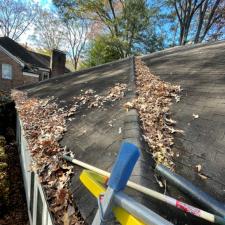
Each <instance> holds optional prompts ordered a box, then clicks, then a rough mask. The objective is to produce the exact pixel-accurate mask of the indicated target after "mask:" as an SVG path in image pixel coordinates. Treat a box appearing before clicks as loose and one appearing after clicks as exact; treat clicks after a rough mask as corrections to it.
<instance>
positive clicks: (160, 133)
mask: <svg viewBox="0 0 225 225" xmlns="http://www.w3.org/2000/svg"><path fill="white" fill-rule="evenodd" d="M135 69H136V71H135V72H136V85H137V97H136V98H135V99H134V100H133V101H131V102H127V103H126V104H125V107H126V108H128V109H129V108H136V109H137V111H138V113H139V117H140V121H141V125H142V129H143V133H144V135H143V137H144V139H145V141H146V142H147V143H148V145H149V148H150V150H151V151H152V155H153V158H154V159H155V161H156V163H163V164H164V165H165V166H167V167H169V168H171V169H173V167H174V163H173V155H174V153H173V151H172V146H173V144H174V138H173V133H175V132H182V131H181V130H176V129H174V125H175V123H176V121H174V120H172V119H170V118H169V115H170V114H169V107H170V105H171V104H172V100H173V99H175V101H177V102H178V101H179V100H180V96H179V93H180V91H181V89H180V86H176V85H171V84H170V83H168V82H164V81H162V80H160V78H159V77H157V76H155V75H153V74H152V73H151V72H150V70H149V68H148V67H147V66H146V65H145V64H144V63H143V62H142V61H141V60H140V59H136V60H135Z"/></svg>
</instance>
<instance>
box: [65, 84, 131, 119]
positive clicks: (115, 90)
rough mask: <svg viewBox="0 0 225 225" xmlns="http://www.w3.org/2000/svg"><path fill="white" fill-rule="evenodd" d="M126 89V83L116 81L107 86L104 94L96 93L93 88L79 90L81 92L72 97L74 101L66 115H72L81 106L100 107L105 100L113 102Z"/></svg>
mask: <svg viewBox="0 0 225 225" xmlns="http://www.w3.org/2000/svg"><path fill="white" fill-rule="evenodd" d="M126 89H127V84H121V83H116V84H115V86H114V87H111V88H109V90H108V91H107V94H106V96H103V95H98V94H96V91H94V90H93V89H88V90H86V91H84V90H81V92H82V93H81V94H80V95H79V96H77V97H74V100H75V103H74V105H73V106H72V107H71V108H70V109H69V112H68V116H72V115H74V114H75V113H76V112H77V111H78V110H80V109H81V108H82V106H87V107H88V108H102V107H103V106H104V104H105V103H107V102H115V101H117V100H119V99H122V98H123V97H124V95H125V91H126ZM83 92H84V93H83Z"/></svg>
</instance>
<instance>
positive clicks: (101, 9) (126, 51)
mask: <svg viewBox="0 0 225 225" xmlns="http://www.w3.org/2000/svg"><path fill="white" fill-rule="evenodd" d="M53 2H54V3H55V5H56V6H57V7H58V9H59V11H60V12H61V14H62V15H63V16H64V18H65V19H68V18H70V17H73V16H74V17H82V18H85V19H87V20H89V21H92V23H94V24H96V23H97V24H99V25H100V26H99V27H101V28H102V29H101V30H96V29H95V30H93V33H94V35H93V34H92V35H93V36H96V40H93V41H91V44H90V45H89V46H90V48H89V51H88V54H87V57H86V58H87V62H85V63H84V64H83V65H82V67H84V66H88V67H89V66H94V65H98V64H102V63H106V62H110V61H112V60H116V59H119V58H124V57H127V56H130V55H133V54H135V55H140V54H143V53H148V52H152V51H155V50H158V49H162V46H163V37H162V36H160V37H159V36H158V35H157V33H156V31H155V30H156V29H155V25H154V24H155V23H153V22H152V17H154V16H155V14H156V13H157V12H158V11H157V10H155V9H152V8H150V7H149V5H148V1H147V0H139V1H137V0H92V1H90V0H79V1H78V0H77V1H66V0H53Z"/></svg>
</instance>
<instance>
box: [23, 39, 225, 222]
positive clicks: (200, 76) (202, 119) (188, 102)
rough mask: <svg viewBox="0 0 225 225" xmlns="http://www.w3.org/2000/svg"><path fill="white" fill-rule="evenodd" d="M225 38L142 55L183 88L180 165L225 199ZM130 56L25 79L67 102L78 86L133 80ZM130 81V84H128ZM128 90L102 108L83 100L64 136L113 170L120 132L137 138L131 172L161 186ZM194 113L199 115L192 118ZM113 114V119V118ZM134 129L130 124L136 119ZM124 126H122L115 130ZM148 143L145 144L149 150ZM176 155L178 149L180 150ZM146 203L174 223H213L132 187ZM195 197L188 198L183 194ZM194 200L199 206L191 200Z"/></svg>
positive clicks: (81, 197) (75, 187) (78, 153)
mask: <svg viewBox="0 0 225 225" xmlns="http://www.w3.org/2000/svg"><path fill="white" fill-rule="evenodd" d="M224 55H225V42H217V43H214V44H204V45H196V46H187V47H177V48H173V49H169V50H165V51H161V52H158V53H153V54H150V55H147V56H144V57H142V59H143V60H144V61H145V63H146V64H147V65H148V66H149V68H150V70H151V71H152V72H153V73H154V74H155V75H158V76H160V78H161V79H163V80H166V81H169V82H171V83H175V84H180V85H181V87H182V88H183V89H184V90H183V92H182V98H181V101H180V102H179V103H177V104H174V105H173V106H172V108H171V112H172V118H174V119H175V120H177V127H178V128H179V129H183V130H184V131H185V135H176V136H175V146H174V151H175V153H178V154H179V157H178V158H175V161H176V165H177V168H176V172H177V173H179V174H180V175H182V176H184V177H186V178H188V179H190V180H191V181H192V182H193V183H194V184H195V185H197V186H200V187H201V188H202V189H203V190H205V191H207V192H208V193H210V194H212V195H214V196H215V198H217V199H219V200H221V201H223V199H224V197H225V192H224V190H225V177H224V176H223V175H224V172H225V170H224V169H225V166H224V163H225V155H224V154H225V150H224V149H225V122H224V121H225V100H224V95H225V57H224ZM132 69H133V64H132V59H125V60H121V61H116V62H113V63H109V64H105V65H103V66H98V67H96V68H91V69H88V70H83V71H79V72H76V73H70V74H68V75H62V76H60V77H56V78H52V79H50V80H47V81H44V82H40V83H39V84H34V85H29V86H26V87H23V88H22V90H26V91H27V92H28V94H29V95H30V96H35V97H40V98H44V97H51V96H54V97H55V98H56V99H57V102H58V104H59V105H60V106H64V107H70V106H71V104H72V102H73V97H74V96H78V95H79V94H80V91H81V90H86V89H89V88H92V89H94V90H96V94H100V95H101V94H104V93H105V92H106V90H107V88H108V87H111V86H113V85H114V84H115V83H118V82H120V83H127V84H133V82H134V81H133V80H132ZM131 86H132V85H131ZM133 91H134V90H130V91H128V92H127V93H126V98H124V99H122V100H120V101H118V102H115V103H114V104H109V105H107V106H106V107H105V108H104V110H103V109H89V108H84V109H83V111H81V112H80V113H78V114H76V115H75V117H74V120H72V121H68V124H67V126H68V131H67V132H66V133H65V136H64V137H63V139H62V141H61V144H62V145H63V146H67V147H68V148H69V149H71V150H72V151H73V152H74V154H75V157H76V158H78V159H80V160H82V161H85V162H87V163H90V164H92V165H94V166H97V167H100V168H101V169H105V170H108V171H110V169H111V167H112V164H113V162H114V160H115V157H116V155H117V152H118V149H119V145H120V143H121V141H123V140H129V141H132V142H134V143H137V144H139V146H140V147H141V148H142V156H141V159H140V160H139V161H138V163H137V166H136V168H135V170H134V172H133V175H132V179H133V180H134V181H135V182H138V183H140V184H142V185H144V186H148V187H150V188H152V189H155V190H157V191H162V192H163V191H164V190H160V188H159V187H158V184H157V182H156V180H155V178H154V171H153V168H152V167H153V164H154V163H153V161H152V159H151V155H150V154H148V153H147V151H148V150H147V147H146V145H145V143H143V142H142V141H141V136H140V134H139V126H138V120H137V115H135V114H134V113H132V111H131V112H126V111H125V110H124V108H123V104H124V103H125V102H126V101H127V100H128V99H127V98H129V95H130V92H131V93H132V92H133ZM193 113H194V114H198V115H199V118H198V119H194V118H193ZM109 121H112V122H113V126H112V127H111V126H109ZM135 125H136V130H135V129H130V128H131V127H134V126H135ZM119 128H122V131H123V132H122V134H120V133H119V132H118V130H119ZM146 150H147V151H146ZM175 155H176V154H175ZM198 164H201V165H202V172H203V173H204V174H205V175H206V176H208V179H206V180H202V179H201V178H200V177H199V176H198V174H197V172H196V169H195V166H196V165H198ZM79 173H80V169H79V168H77V167H76V168H75V175H74V178H73V182H72V191H73V194H74V199H75V202H76V204H77V206H78V208H79V210H80V212H81V214H82V216H83V217H84V218H85V219H86V220H87V221H88V222H90V221H91V220H92V218H93V216H94V214H95V210H96V206H97V202H96V200H95V199H94V198H93V197H91V195H90V193H88V191H87V190H86V189H85V188H84V187H83V186H82V184H81V183H80V181H79ZM167 187H168V190H167V194H168V195H171V196H173V197H176V198H178V199H180V198H181V199H183V198H185V196H184V195H182V194H181V193H180V192H178V191H177V190H176V189H175V188H174V187H171V186H170V185H169V184H168V185H167ZM127 191H128V192H129V193H130V194H132V195H135V196H136V198H137V199H138V200H139V201H140V202H142V203H144V204H146V205H147V206H148V207H150V208H151V209H153V210H154V211H156V212H158V213H159V214H161V215H163V216H164V217H165V218H168V219H169V220H170V221H172V222H173V223H174V224H179V225H184V224H193V225H207V224H209V223H207V222H205V221H203V220H199V219H197V218H194V217H193V216H190V215H186V214H183V213H182V212H180V211H178V210H176V209H174V208H172V207H170V206H167V205H165V204H162V203H160V202H158V201H155V200H154V199H152V198H149V197H146V196H143V195H139V194H137V193H135V192H134V191H130V190H127ZM185 201H186V202H189V203H190V199H187V198H186V199H185ZM191 204H193V205H196V206H198V205H197V204H195V203H194V202H191Z"/></svg>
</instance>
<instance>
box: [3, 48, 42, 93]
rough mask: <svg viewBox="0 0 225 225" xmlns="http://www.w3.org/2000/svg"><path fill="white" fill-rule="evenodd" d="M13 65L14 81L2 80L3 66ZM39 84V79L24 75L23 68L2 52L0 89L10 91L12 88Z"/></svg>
mask: <svg viewBox="0 0 225 225" xmlns="http://www.w3.org/2000/svg"><path fill="white" fill-rule="evenodd" d="M3 63H5V64H10V65H12V80H6V79H3V78H2V64H3ZM34 82H38V78H36V77H30V76H25V75H23V74H22V67H21V65H19V64H18V63H17V62H15V61H14V60H13V59H11V58H10V57H9V56H8V55H6V54H5V53H4V52H2V51H0V89H2V90H10V89H12V88H15V87H18V86H21V85H24V84H30V83H34Z"/></svg>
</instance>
